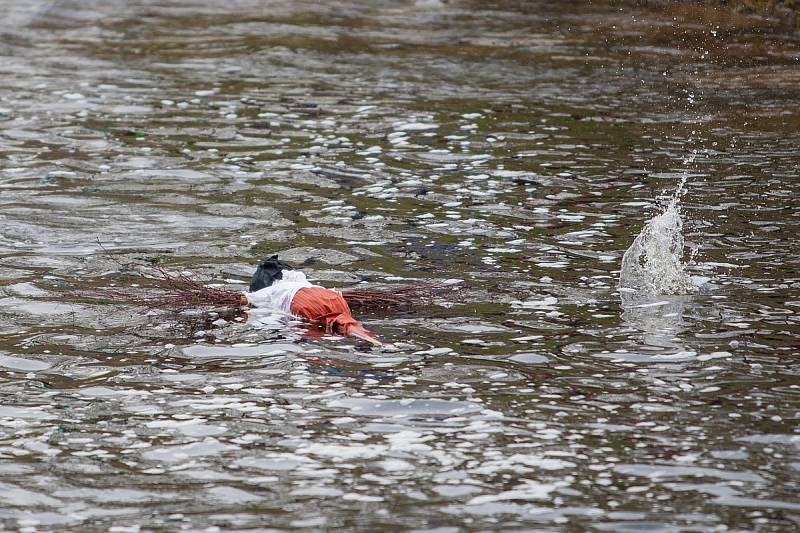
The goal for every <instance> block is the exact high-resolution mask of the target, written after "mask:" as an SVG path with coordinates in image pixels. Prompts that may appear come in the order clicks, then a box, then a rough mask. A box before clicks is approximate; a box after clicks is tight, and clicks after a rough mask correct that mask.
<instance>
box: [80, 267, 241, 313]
mask: <svg viewBox="0 0 800 533" xmlns="http://www.w3.org/2000/svg"><path fill="white" fill-rule="evenodd" d="M142 276H143V277H144V278H145V279H147V280H148V286H146V287H125V288H117V287H106V288H103V289H96V290H94V291H92V292H91V293H90V294H88V295H89V296H92V297H96V298H97V297H99V298H102V299H108V300H114V301H119V302H123V303H127V304H132V305H138V306H141V307H145V308H147V309H150V310H156V311H172V312H176V313H179V312H182V311H192V310H198V311H202V310H208V309H217V308H219V309H225V308H235V307H242V306H244V305H246V303H247V302H246V300H244V299H243V297H242V294H241V293H239V292H236V291H229V290H225V289H218V288H216V287H208V286H206V285H203V284H202V283H200V282H199V281H195V280H193V279H192V278H190V277H189V276H187V275H186V274H183V273H180V274H172V273H171V272H168V271H166V270H164V269H163V268H160V267H155V268H148V269H147V270H146V271H145V272H144V273H142Z"/></svg>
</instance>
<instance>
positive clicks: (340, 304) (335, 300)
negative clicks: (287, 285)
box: [291, 287, 375, 338]
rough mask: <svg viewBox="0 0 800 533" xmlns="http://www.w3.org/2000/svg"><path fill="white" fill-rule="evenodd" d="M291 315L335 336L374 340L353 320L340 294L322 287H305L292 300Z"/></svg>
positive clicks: (348, 307) (368, 332)
mask: <svg viewBox="0 0 800 533" xmlns="http://www.w3.org/2000/svg"><path fill="white" fill-rule="evenodd" d="M291 309H292V314H293V315H296V316H299V317H303V318H305V319H307V320H312V321H314V322H318V323H319V324H321V325H323V326H325V331H326V333H335V334H337V335H345V336H347V335H353V334H361V335H367V336H369V337H372V338H375V334H374V333H372V332H370V331H368V330H366V329H364V327H363V326H362V325H361V324H359V322H358V320H356V319H355V318H353V314H352V312H351V311H350V306H349V305H347V302H346V301H345V300H344V298H343V297H342V295H341V293H338V292H336V291H332V290H330V289H323V288H322V287H306V288H304V289H300V290H299V291H297V294H295V295H294V298H293V299H292V308H291Z"/></svg>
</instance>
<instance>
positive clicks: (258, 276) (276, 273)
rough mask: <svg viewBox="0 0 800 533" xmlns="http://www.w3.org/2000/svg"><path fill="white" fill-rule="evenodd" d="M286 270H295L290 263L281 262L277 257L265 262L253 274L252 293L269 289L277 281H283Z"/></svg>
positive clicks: (274, 256) (251, 281)
mask: <svg viewBox="0 0 800 533" xmlns="http://www.w3.org/2000/svg"><path fill="white" fill-rule="evenodd" d="M284 270H294V268H292V266H291V265H289V264H288V263H284V262H283V261H280V260H279V259H278V256H277V255H273V256H272V257H270V258H269V259H266V260H264V262H263V263H261V264H260V265H258V268H257V269H256V272H255V274H253V279H252V280H250V292H256V291H258V290H261V289H263V288H264V287H269V286H270V285H272V284H273V283H275V280H276V279H283V271H284Z"/></svg>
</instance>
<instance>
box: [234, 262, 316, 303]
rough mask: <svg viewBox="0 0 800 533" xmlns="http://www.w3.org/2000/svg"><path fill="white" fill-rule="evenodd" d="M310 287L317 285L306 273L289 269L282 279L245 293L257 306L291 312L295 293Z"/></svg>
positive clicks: (250, 301) (248, 299)
mask: <svg viewBox="0 0 800 533" xmlns="http://www.w3.org/2000/svg"><path fill="white" fill-rule="evenodd" d="M308 287H316V286H315V285H313V284H312V283H311V282H310V281H308V279H306V275H305V274H303V273H302V272H300V271H299V270H287V271H285V272H284V273H283V277H282V278H281V279H277V280H274V281H273V282H272V283H271V284H270V286H269V287H264V288H263V289H260V290H257V291H254V292H248V293H245V297H246V298H247V301H248V303H249V304H250V305H253V306H255V307H268V308H272V309H275V310H278V311H282V312H284V313H286V314H290V313H292V300H293V299H294V297H295V294H297V291H299V290H301V289H305V288H308ZM319 288H321V287H319Z"/></svg>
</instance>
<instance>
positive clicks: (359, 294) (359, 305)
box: [342, 283, 463, 311]
mask: <svg viewBox="0 0 800 533" xmlns="http://www.w3.org/2000/svg"><path fill="white" fill-rule="evenodd" d="M462 288H463V287H461V286H460V285H437V284H432V283H431V284H421V285H409V286H406V287H400V288H396V289H365V290H345V291H342V296H343V297H344V299H345V300H346V301H347V305H349V306H350V309H351V310H353V311H377V310H385V309H395V308H408V307H417V306H422V305H430V304H432V303H434V302H435V301H436V299H437V298H440V297H443V296H445V295H446V294H448V293H450V294H451V295H456V294H458V292H459V291H460V290H461V289H462Z"/></svg>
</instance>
